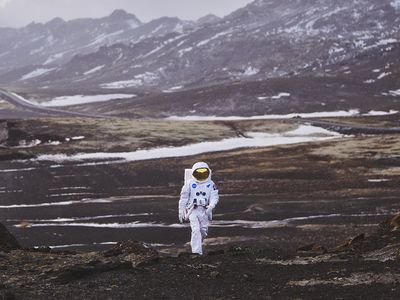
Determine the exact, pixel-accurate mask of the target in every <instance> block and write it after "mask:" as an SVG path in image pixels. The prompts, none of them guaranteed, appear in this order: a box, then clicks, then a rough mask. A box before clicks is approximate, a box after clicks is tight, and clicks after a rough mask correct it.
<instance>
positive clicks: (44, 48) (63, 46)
mask: <svg viewBox="0 0 400 300" xmlns="http://www.w3.org/2000/svg"><path fill="white" fill-rule="evenodd" d="M191 26H193V24H192V23H190V22H184V21H181V20H179V19H177V18H160V19H157V20H154V21H151V22H149V23H146V24H143V23H142V22H141V21H140V20H139V19H138V18H137V17H136V16H135V15H133V14H129V13H127V12H125V11H123V10H116V11H114V12H113V13H112V14H111V15H110V16H107V17H104V18H100V19H77V20H72V21H68V22H66V21H64V20H62V19H60V18H55V19H53V20H51V21H49V22H47V23H46V24H37V23H32V24H30V25H28V26H26V27H24V28H21V29H10V28H0V57H1V60H0V74H1V73H3V74H4V73H6V72H7V71H10V70H14V69H18V68H22V70H23V71H24V72H25V76H22V77H21V78H18V79H16V80H22V81H24V80H29V79H31V78H34V77H36V76H40V75H43V74H46V73H49V72H51V71H52V70H54V69H55V67H57V66H58V65H60V64H62V63H66V62H68V61H69V60H70V59H71V58H72V57H73V56H75V55H77V54H80V55H82V54H88V53H92V52H96V51H97V50H98V48H99V47H101V46H104V45H112V44H115V43H120V42H126V43H132V42H138V41H140V40H142V39H145V38H149V37H153V36H158V35H165V34H167V33H170V32H175V31H176V32H182V31H184V30H186V29H187V28H190V27H191ZM10 45H11V47H10ZM37 65H40V68H39V69H38V68H36V66H37Z"/></svg>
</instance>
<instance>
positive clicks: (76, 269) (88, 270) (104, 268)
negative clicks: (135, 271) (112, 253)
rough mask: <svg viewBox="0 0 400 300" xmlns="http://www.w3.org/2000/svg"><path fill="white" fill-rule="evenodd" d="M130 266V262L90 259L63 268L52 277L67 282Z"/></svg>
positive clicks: (63, 282) (60, 281) (125, 268)
mask: <svg viewBox="0 0 400 300" xmlns="http://www.w3.org/2000/svg"><path fill="white" fill-rule="evenodd" d="M131 268H132V264H130V263H129V262H109V261H92V262H89V263H87V264H85V265H76V266H72V267H69V268H67V269H63V270H61V271H59V272H58V274H56V276H55V278H54V279H55V281H56V282H58V283H62V284H67V283H69V282H71V281H75V280H79V279H82V278H84V277H88V276H91V275H93V274H96V273H103V272H109V271H115V270H127V269H131Z"/></svg>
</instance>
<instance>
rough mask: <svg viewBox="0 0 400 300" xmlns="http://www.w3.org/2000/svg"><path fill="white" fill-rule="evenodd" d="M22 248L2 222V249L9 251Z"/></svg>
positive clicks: (0, 240)
mask: <svg viewBox="0 0 400 300" xmlns="http://www.w3.org/2000/svg"><path fill="white" fill-rule="evenodd" d="M17 249H21V246H20V245H19V243H18V241H17V239H16V238H15V237H14V236H13V235H12V234H11V233H10V232H9V231H8V230H7V228H6V227H5V226H4V225H3V224H1V223H0V251H5V252H9V251H11V250H17Z"/></svg>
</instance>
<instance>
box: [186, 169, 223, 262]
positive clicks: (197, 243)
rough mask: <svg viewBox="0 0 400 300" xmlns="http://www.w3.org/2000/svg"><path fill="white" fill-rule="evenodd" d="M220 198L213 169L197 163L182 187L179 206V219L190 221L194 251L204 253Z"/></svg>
mask: <svg viewBox="0 0 400 300" xmlns="http://www.w3.org/2000/svg"><path fill="white" fill-rule="evenodd" d="M218 200H219V196H218V189H217V186H216V185H215V184H214V182H213V181H212V180H211V169H210V168H209V166H208V165H207V164H206V163H204V162H198V163H195V164H194V165H193V167H192V169H191V178H189V180H187V181H186V182H185V185H184V186H183V187H182V191H181V197H180V200H179V207H178V208H179V221H180V222H181V223H183V222H184V221H187V220H189V221H190V226H191V228H192V237H191V242H190V244H191V247H192V253H195V254H200V255H202V254H203V240H204V238H205V237H206V236H207V233H208V225H209V223H210V221H211V220H212V211H213V209H214V208H215V206H216V205H217V203H218Z"/></svg>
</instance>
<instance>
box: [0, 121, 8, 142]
mask: <svg viewBox="0 0 400 300" xmlns="http://www.w3.org/2000/svg"><path fill="white" fill-rule="evenodd" d="M7 139H8V127H7V122H1V121H0V144H1V143H4V142H5V141H7Z"/></svg>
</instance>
